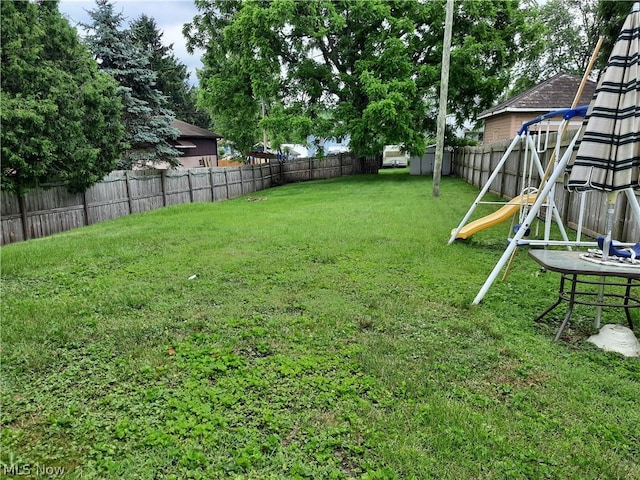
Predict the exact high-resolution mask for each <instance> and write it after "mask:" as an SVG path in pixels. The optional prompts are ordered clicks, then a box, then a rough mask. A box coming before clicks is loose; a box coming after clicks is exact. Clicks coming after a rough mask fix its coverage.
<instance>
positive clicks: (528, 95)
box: [478, 73, 596, 120]
mask: <svg viewBox="0 0 640 480" xmlns="http://www.w3.org/2000/svg"><path fill="white" fill-rule="evenodd" d="M581 81H582V79H581V78H580V77H578V76H576V75H571V74H569V73H558V74H557V75H554V76H553V77H551V78H550V79H548V80H546V81H544V82H542V83H539V84H538V85H536V86H535V87H532V88H530V89H529V90H525V91H524V92H522V93H520V94H519V95H516V96H515V97H512V98H510V99H509V100H507V101H505V102H502V103H501V104H499V105H496V106H495V107H492V108H489V109H488V110H485V111H484V112H480V114H479V115H478V120H482V119H484V118H488V117H492V116H494V115H499V114H501V113H508V112H547V111H548V112H551V111H553V110H558V109H561V108H570V107H571V104H572V103H573V100H574V98H575V96H576V93H577V92H578V88H579V87H580V82H581ZM595 90H596V82H594V81H592V80H588V81H587V82H586V84H585V86H584V90H583V91H582V95H581V96H580V100H579V102H578V105H588V104H589V102H591V98H592V97H593V94H594V92H595Z"/></svg>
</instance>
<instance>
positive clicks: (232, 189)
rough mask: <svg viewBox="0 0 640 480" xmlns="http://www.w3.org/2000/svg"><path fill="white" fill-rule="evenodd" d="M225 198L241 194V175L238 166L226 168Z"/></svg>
mask: <svg viewBox="0 0 640 480" xmlns="http://www.w3.org/2000/svg"><path fill="white" fill-rule="evenodd" d="M226 173H227V178H226V179H227V188H228V190H227V198H229V199H231V198H236V197H239V196H241V195H242V177H241V170H240V167H230V168H227V172H226Z"/></svg>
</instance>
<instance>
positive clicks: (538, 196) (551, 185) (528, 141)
mask: <svg viewBox="0 0 640 480" xmlns="http://www.w3.org/2000/svg"><path fill="white" fill-rule="evenodd" d="M586 112H587V106H582V107H577V108H569V109H562V110H555V111H553V112H549V113H547V114H545V115H541V116H539V117H536V118H534V119H533V120H531V121H528V122H525V123H523V124H522V127H521V128H520V130H519V131H518V133H517V134H516V136H515V137H514V138H513V140H512V142H511V144H510V145H509V147H508V148H507V150H506V151H505V153H504V155H503V156H502V158H501V159H500V161H499V162H498V164H497V165H496V166H495V168H494V169H493V171H492V173H491V175H490V176H489V178H488V179H487V181H486V182H485V184H484V186H483V187H482V189H481V190H480V193H479V194H478V196H477V197H476V199H475V201H474V202H473V204H472V205H471V207H470V208H469V210H468V211H467V214H466V215H465V216H464V217H463V219H462V221H461V222H460V224H459V225H458V227H457V228H455V229H454V230H453V231H452V233H451V238H450V239H449V244H451V243H453V242H454V241H455V240H456V238H458V235H459V234H460V232H461V230H462V229H463V227H464V226H465V225H466V224H467V222H468V220H469V219H470V217H471V215H472V214H473V212H474V211H475V209H476V207H477V206H478V205H480V204H482V203H495V202H483V201H482V198H483V197H484V196H485V195H486V194H487V192H488V191H489V188H490V187H491V184H492V183H493V182H494V181H495V179H496V178H497V176H498V175H499V173H500V172H501V171H502V169H503V167H504V165H505V163H506V162H507V160H508V158H509V155H510V154H511V152H512V151H513V150H514V148H515V147H516V146H517V145H518V143H519V142H525V145H526V149H525V152H528V154H529V155H530V156H531V159H529V158H527V153H525V164H527V163H528V162H531V163H530V164H528V165H526V166H525V169H526V168H527V167H528V168H529V169H531V168H533V167H535V168H536V169H537V171H538V174H539V175H540V178H541V179H542V180H541V182H540V187H539V188H538V189H537V191H536V190H535V189H533V190H532V187H531V186H528V187H525V186H524V184H525V182H526V179H525V177H527V178H528V179H529V181H530V179H531V172H529V174H528V175H527V174H526V170H525V169H523V172H525V175H523V179H522V180H523V188H522V193H523V194H524V195H525V196H526V197H527V198H529V195H530V194H531V193H532V192H533V191H535V194H534V195H533V196H534V198H535V200H534V201H533V203H532V204H529V202H527V204H526V205H523V206H522V208H521V214H522V213H523V212H526V216H525V218H524V219H522V218H521V219H520V223H519V228H518V229H517V231H516V232H515V235H514V236H513V237H511V238H508V240H509V243H508V245H507V248H506V249H505V251H504V252H503V254H502V256H501V257H500V259H499V260H498V262H497V263H496V265H495V267H494V269H493V270H492V272H491V273H490V274H489V277H488V278H487V280H486V281H485V283H484V284H483V285H482V288H481V289H480V291H479V292H478V294H477V295H476V297H475V299H474V300H473V304H478V303H480V302H481V301H482V299H483V298H484V296H485V294H486V293H487V291H488V290H489V288H490V287H491V285H493V282H494V281H495V279H496V278H497V277H498V275H499V273H500V271H501V270H502V269H503V268H504V267H505V265H507V263H508V262H509V260H510V258H511V257H512V255H513V254H514V252H515V250H516V248H517V247H518V246H520V245H530V246H566V247H567V248H568V249H571V247H574V246H576V247H577V246H584V247H589V246H591V247H597V242H596V241H583V240H582V238H581V237H582V222H583V218H584V209H585V207H584V206H585V197H584V196H585V194H586V193H587V192H581V197H580V209H579V217H578V225H577V229H576V239H575V240H569V237H568V235H567V232H566V230H565V228H564V224H563V222H562V218H561V216H560V213H559V212H558V209H557V207H556V205H555V202H554V197H555V188H556V182H557V180H558V178H559V177H560V175H562V174H563V173H564V171H565V168H566V166H567V163H568V161H569V159H570V158H571V155H572V153H573V150H574V146H575V144H576V142H577V140H578V138H579V137H580V133H581V131H582V128H583V126H580V128H578V130H577V131H576V133H575V135H574V136H573V138H572V139H571V141H570V143H569V145H568V146H567V148H566V149H565V150H564V153H562V152H561V137H562V135H561V134H560V133H559V134H558V139H557V142H556V145H555V147H554V154H553V156H552V158H551V159H550V161H549V163H548V165H547V169H546V170H545V169H544V168H543V166H542V162H541V161H540V157H539V156H538V148H536V144H535V142H534V140H533V138H532V135H531V132H530V128H531V127H532V126H534V125H537V124H539V123H541V122H544V121H545V120H549V119H550V118H554V117H558V116H562V121H561V123H560V126H559V128H558V132H564V131H565V129H566V126H567V124H568V122H569V120H571V119H572V118H574V117H576V116H581V117H584V116H585V115H586ZM547 138H548V137H547ZM539 143H540V142H539V141H538V144H539ZM561 153H562V155H561ZM625 193H626V195H627V199H628V201H629V205H630V206H631V207H632V209H633V212H634V214H635V216H636V218H637V219H638V221H639V222H640V205H639V204H638V199H637V198H636V196H635V195H634V194H633V191H632V190H631V189H628V190H625ZM544 206H546V207H547V208H546V213H545V217H544V227H545V230H544V238H542V239H539V240H534V239H531V240H530V239H527V240H523V239H524V237H525V236H526V235H527V234H528V232H530V229H531V225H532V224H533V222H534V221H535V220H536V218H538V214H539V212H540V209H541V208H542V207H544ZM521 216H523V215H521ZM552 220H555V221H556V224H557V226H558V228H559V230H560V233H561V236H562V240H552V239H551V223H552Z"/></svg>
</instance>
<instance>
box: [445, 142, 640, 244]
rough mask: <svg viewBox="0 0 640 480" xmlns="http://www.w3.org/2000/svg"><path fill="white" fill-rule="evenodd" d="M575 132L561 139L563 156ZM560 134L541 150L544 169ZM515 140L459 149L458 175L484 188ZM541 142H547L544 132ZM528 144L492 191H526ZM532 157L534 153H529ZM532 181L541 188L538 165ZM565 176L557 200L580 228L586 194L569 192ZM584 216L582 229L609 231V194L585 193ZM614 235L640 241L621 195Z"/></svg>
mask: <svg viewBox="0 0 640 480" xmlns="http://www.w3.org/2000/svg"><path fill="white" fill-rule="evenodd" d="M574 135H575V131H570V132H566V133H565V134H564V135H563V137H562V138H561V143H560V145H561V153H560V154H561V155H562V154H564V152H565V150H566V147H567V146H568V145H569V143H570V142H571V140H572V139H573V136H574ZM556 140H557V133H555V132H553V133H550V134H549V141H548V143H547V144H548V147H547V148H546V149H543V151H541V152H539V153H538V155H539V156H540V160H541V162H542V165H543V167H544V168H546V166H547V164H548V162H549V161H550V160H552V158H553V157H552V154H553V150H554V147H555V145H556ZM511 142H512V140H505V141H503V142H496V143H492V144H489V145H481V146H477V147H464V148H461V149H458V150H456V152H455V160H454V173H455V175H457V176H459V177H461V178H463V179H465V180H466V181H467V182H468V183H470V184H472V185H474V186H475V187H477V188H479V189H480V188H482V187H483V186H484V185H485V183H486V182H487V180H488V179H489V176H490V175H491V173H492V172H493V171H494V169H495V167H496V165H497V164H498V163H499V162H500V160H501V159H502V157H503V155H504V154H505V152H506V151H507V148H508V147H509V145H510V144H511ZM539 143H540V144H541V145H544V144H545V141H544V135H543V138H542V139H541V141H540V142H539ZM525 153H526V152H525V144H524V142H519V143H518V145H517V146H516V147H515V148H514V149H513V151H512V152H511V154H510V155H509V158H508V160H507V161H506V163H505V165H504V167H503V168H502V170H501V172H500V173H499V174H498V176H497V177H496V178H495V180H494V181H493V183H492V184H491V186H490V187H489V190H490V191H491V192H493V193H497V194H498V195H500V196H502V197H506V198H509V199H510V198H513V197H516V196H518V195H520V194H521V193H522V192H521V190H522V185H523V182H522V179H523V178H525V180H527V179H528V178H529V171H528V170H527V171H525ZM528 155H529V156H528V158H529V159H530V158H531V157H530V153H529V154H528ZM531 178H532V180H531V182H530V183H529V182H527V181H525V185H526V186H532V187H539V186H540V176H539V175H538V173H537V170H536V169H535V167H534V170H533V174H532V175H531ZM564 181H565V176H564V175H561V176H560V177H559V179H558V181H557V184H556V189H555V197H554V201H555V204H556V206H557V208H558V211H559V212H560V215H561V217H562V221H563V223H564V225H565V226H567V227H570V228H573V229H576V228H577V226H578V221H579V215H580V198H581V196H582V195H583V194H581V193H578V192H569V191H567V190H566V189H565V188H564ZM584 195H585V197H584V205H585V206H584V218H583V227H582V231H583V233H584V234H586V235H589V236H591V237H596V236H597V235H598V234H602V233H603V232H604V231H605V225H604V223H605V213H606V195H605V194H604V193H603V192H598V191H593V192H587V193H585V194H584ZM612 234H613V238H614V239H616V240H620V241H623V242H634V243H635V242H638V241H640V224H638V222H637V220H636V219H635V217H634V215H633V211H632V210H631V207H630V206H629V204H628V201H627V198H626V196H625V195H623V194H621V195H619V196H618V203H617V205H616V218H615V221H614V225H613V232H612Z"/></svg>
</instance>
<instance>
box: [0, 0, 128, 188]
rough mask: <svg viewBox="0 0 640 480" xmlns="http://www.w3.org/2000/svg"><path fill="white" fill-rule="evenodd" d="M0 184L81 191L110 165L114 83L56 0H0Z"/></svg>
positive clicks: (115, 126) (117, 134)
mask: <svg viewBox="0 0 640 480" xmlns="http://www.w3.org/2000/svg"><path fill="white" fill-rule="evenodd" d="M0 8H1V9H2V10H1V13H2V43H1V47H0V52H1V56H2V60H1V63H0V66H1V72H0V77H1V86H2V87H1V95H0V111H1V116H2V136H1V143H2V188H3V190H7V191H16V192H19V193H24V192H25V191H26V190H28V189H30V188H33V187H37V186H40V185H41V184H42V183H43V182H47V181H51V180H62V181H65V182H66V183H67V185H68V188H69V190H71V191H83V190H84V189H86V188H87V187H89V186H90V185H92V184H94V183H96V182H97V181H99V180H101V179H102V178H103V177H104V175H106V174H107V173H109V172H110V171H111V170H113V169H114V168H115V167H116V162H117V160H118V158H119V157H120V153H121V150H122V138H123V134H124V128H123V124H122V120H121V110H122V106H121V104H120V100H119V97H118V95H117V91H116V90H117V84H116V82H115V81H114V80H113V79H112V78H111V77H109V76H108V75H105V74H104V73H101V72H99V71H98V66H97V65H96V62H95V61H94V60H93V59H92V58H91V55H90V53H89V51H88V50H87V48H86V47H85V46H84V45H82V44H81V43H80V40H79V39H78V35H77V33H76V31H75V29H73V28H72V27H71V25H69V22H68V21H67V20H66V19H65V18H64V17H63V16H62V15H61V14H60V12H59V11H58V3H57V2H37V3H35V2H24V1H4V0H3V1H2V2H1V3H0Z"/></svg>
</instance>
